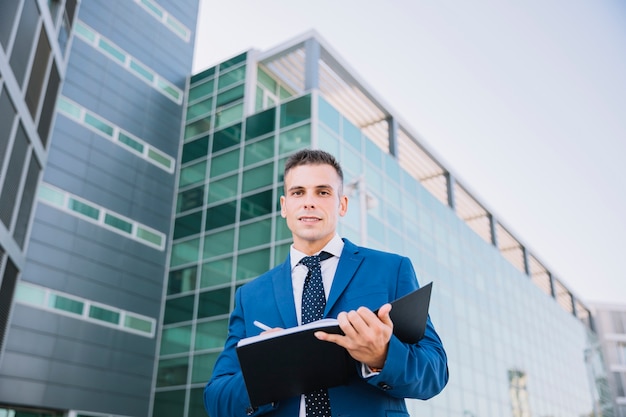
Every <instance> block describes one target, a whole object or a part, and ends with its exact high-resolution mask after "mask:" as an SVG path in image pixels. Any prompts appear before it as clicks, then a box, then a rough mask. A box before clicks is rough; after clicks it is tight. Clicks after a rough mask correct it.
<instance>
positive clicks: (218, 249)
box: [203, 229, 235, 259]
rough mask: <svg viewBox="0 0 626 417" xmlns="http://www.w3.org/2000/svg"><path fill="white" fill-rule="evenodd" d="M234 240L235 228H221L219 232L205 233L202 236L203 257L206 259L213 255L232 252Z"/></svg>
mask: <svg viewBox="0 0 626 417" xmlns="http://www.w3.org/2000/svg"><path fill="white" fill-rule="evenodd" d="M234 242H235V229H228V230H223V231H221V232H217V233H213V234H210V235H207V236H206V237H205V238H204V253H203V258H204V259H208V258H212V257H214V256H220V255H225V254H228V253H232V252H233V245H234Z"/></svg>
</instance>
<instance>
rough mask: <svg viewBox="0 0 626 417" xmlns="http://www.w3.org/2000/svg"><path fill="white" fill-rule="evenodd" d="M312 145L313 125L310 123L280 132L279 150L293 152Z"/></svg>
mask: <svg viewBox="0 0 626 417" xmlns="http://www.w3.org/2000/svg"><path fill="white" fill-rule="evenodd" d="M310 145H311V126H310V125H309V124H306V125H303V126H300V127H297V128H295V129H291V130H288V131H286V132H283V133H281V134H280V137H279V139H278V152H280V154H281V155H282V154H285V153H291V152H294V151H296V150H298V149H301V148H306V147H308V146H310Z"/></svg>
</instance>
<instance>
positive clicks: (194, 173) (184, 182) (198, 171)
mask: <svg viewBox="0 0 626 417" xmlns="http://www.w3.org/2000/svg"><path fill="white" fill-rule="evenodd" d="M206 166H207V161H206V160H205V161H202V162H198V163H197V164H193V165H189V166H186V167H184V168H181V170H180V178H179V180H178V186H179V187H180V188H183V187H186V186H188V185H192V184H197V183H199V182H204V180H205V177H206Z"/></svg>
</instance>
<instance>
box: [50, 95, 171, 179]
mask: <svg viewBox="0 0 626 417" xmlns="http://www.w3.org/2000/svg"><path fill="white" fill-rule="evenodd" d="M58 109H59V112H60V113H61V114H63V115H65V116H68V117H70V118H72V119H73V120H75V121H77V122H78V123H81V124H83V125H85V126H87V127H88V128H89V129H91V130H93V131H94V132H96V133H98V134H100V136H102V137H104V138H106V139H109V140H111V141H112V142H113V143H115V144H116V145H119V146H121V147H122V148H123V149H124V150H126V151H130V152H131V153H133V155H136V156H138V157H140V158H142V159H144V160H146V161H148V162H150V163H152V164H153V165H156V166H157V167H158V168H161V169H163V170H164V171H167V172H169V173H173V171H174V158H173V157H171V156H169V155H167V154H166V153H164V152H162V151H160V150H159V149H157V148H155V147H153V146H151V145H149V144H148V143H146V142H145V141H143V140H141V139H139V138H137V137H135V136H134V135H132V134H130V133H129V132H126V131H124V130H123V129H121V128H120V127H118V126H115V125H114V124H113V123H111V122H109V121H107V120H105V119H104V118H102V117H100V116H99V115H97V114H95V113H93V112H91V111H89V110H87V109H86V108H84V107H82V106H80V105H79V104H78V103H75V102H73V101H71V100H69V99H68V98H67V97H59V99H58Z"/></svg>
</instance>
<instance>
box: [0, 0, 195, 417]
mask: <svg viewBox="0 0 626 417" xmlns="http://www.w3.org/2000/svg"><path fill="white" fill-rule="evenodd" d="M197 11H198V0H125V1H108V0H86V1H77V0H3V1H1V2H0V42H1V44H2V50H1V51H0V71H1V72H0V88H1V93H0V184H1V187H2V189H1V191H0V220H2V226H0V242H1V245H2V246H1V250H0V276H2V287H1V290H0V293H1V295H0V306H1V309H0V310H1V313H0V325H1V326H0V334H3V335H4V334H6V337H5V338H4V343H3V346H2V351H1V352H2V358H1V362H0V415H1V416H20V417H23V416H38V417H52V416H55V417H56V416H68V417H78V416H81V417H93V416H95V417H99V416H107V417H110V416H136V417H140V416H147V415H149V410H150V405H151V387H152V375H153V371H154V363H155V354H156V340H157V326H158V323H159V318H160V309H161V299H162V292H163V291H162V289H163V279H164V273H165V266H166V264H167V261H166V259H167V256H168V252H167V248H166V244H167V236H168V234H169V228H170V223H171V213H172V201H173V191H174V184H175V178H176V177H175V174H174V173H175V169H176V164H177V158H178V152H179V136H180V126H181V123H182V115H183V110H184V108H183V99H184V88H185V83H186V80H187V79H188V76H189V73H190V71H191V64H192V58H193V47H194V39H195V26H196V19H197ZM31 208H32V210H31ZM5 331H6V332H5Z"/></svg>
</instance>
